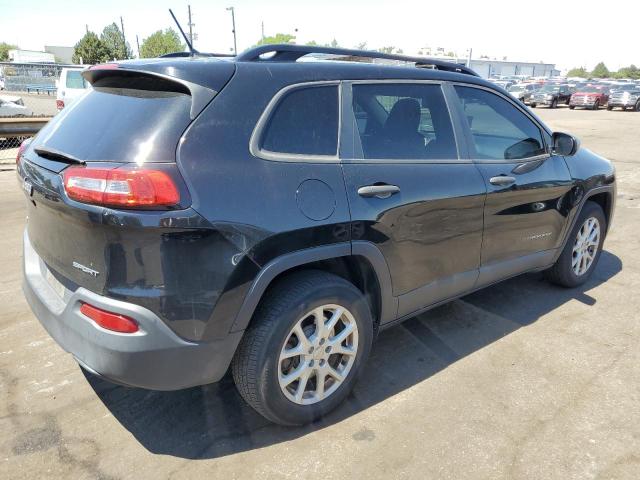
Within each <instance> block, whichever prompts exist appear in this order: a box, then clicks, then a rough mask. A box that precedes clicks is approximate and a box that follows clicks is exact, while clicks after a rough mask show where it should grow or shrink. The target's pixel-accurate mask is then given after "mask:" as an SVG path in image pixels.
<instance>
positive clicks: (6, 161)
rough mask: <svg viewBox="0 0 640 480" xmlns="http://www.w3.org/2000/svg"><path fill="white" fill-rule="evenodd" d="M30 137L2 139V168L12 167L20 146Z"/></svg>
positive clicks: (0, 139) (0, 152) (0, 158)
mask: <svg viewBox="0 0 640 480" xmlns="http://www.w3.org/2000/svg"><path fill="white" fill-rule="evenodd" d="M27 138H29V137H28V136H20V137H10V138H2V137H0V166H2V165H4V166H6V165H12V164H13V163H15V161H16V156H17V155H18V148H19V147H20V144H21V143H22V142H23V141H24V140H25V139H27Z"/></svg>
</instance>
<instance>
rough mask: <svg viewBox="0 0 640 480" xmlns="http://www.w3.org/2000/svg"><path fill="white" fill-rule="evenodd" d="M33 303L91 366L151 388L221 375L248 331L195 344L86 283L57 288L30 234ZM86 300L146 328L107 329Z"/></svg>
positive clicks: (28, 272) (27, 268) (27, 274)
mask: <svg viewBox="0 0 640 480" xmlns="http://www.w3.org/2000/svg"><path fill="white" fill-rule="evenodd" d="M23 290H24V294H25V297H26V299H27V302H28V303H29V305H30V307H31V309H32V310H33V313H34V314H35V315H36V317H37V318H38V320H39V321H40V323H41V324H42V326H43V327H44V328H45V329H46V330H47V332H48V333H49V335H51V337H53V339H54V340H55V341H56V342H57V343H58V344H59V345H60V346H61V347H62V348H63V349H65V350H66V351H67V352H69V353H71V354H72V355H73V356H74V357H75V358H76V360H77V361H78V362H79V363H80V364H81V365H82V366H84V367H85V368H87V369H88V370H90V371H92V372H93V373H96V374H97V375H99V376H101V377H104V378H106V379H108V380H111V381H113V382H115V383H120V384H124V385H129V386H133V387H142V388H148V389H151V390H178V389H181V388H187V387H192V386H196V385H204V384H207V383H212V382H216V381H218V380H220V379H221V378H222V377H223V376H224V374H225V372H226V371H227V369H228V367H229V364H230V363H231V359H232V358H233V354H234V352H235V350H236V347H237V346H238V343H239V342H240V339H241V338H242V333H243V332H237V333H230V334H229V335H228V336H227V337H226V338H224V339H222V340H216V341H214V342H207V343H194V342H189V341H186V340H184V339H182V338H180V337H178V336H177V335H176V334H175V333H174V332H173V331H172V330H171V329H170V328H169V327H168V326H167V325H165V324H164V323H163V322H162V320H160V319H159V318H158V317H157V316H156V315H155V314H154V313H153V312H151V311H150V310H147V309H146V308H143V307H140V306H138V305H133V304H131V303H127V302H121V301H119V300H114V299H111V298H108V297H104V296H102V295H98V294H96V293H93V292H90V291H89V290H86V289H84V288H78V289H77V290H76V291H73V292H72V291H70V290H65V291H64V292H59V291H58V292H57V291H56V289H54V287H53V286H52V285H51V284H50V283H49V282H48V281H47V266H46V265H45V263H44V262H43V261H42V259H41V258H40V257H39V256H38V254H37V253H36V252H35V250H34V249H33V248H32V247H31V244H30V243H29V237H28V235H27V233H26V232H25V234H24V282H23ZM82 303H89V304H91V305H93V306H95V307H98V308H102V309H105V310H108V311H111V312H115V313H120V314H123V315H127V316H129V317H131V318H133V319H135V320H136V321H137V322H138V324H139V327H140V330H139V331H138V332H136V333H134V334H122V333H116V332H112V331H109V330H105V329H103V328H101V327H99V326H98V325H96V324H95V323H94V322H93V321H92V320H90V319H89V318H87V317H85V316H84V315H83V314H81V313H80V306H81V304H82Z"/></svg>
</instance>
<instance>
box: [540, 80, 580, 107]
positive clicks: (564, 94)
mask: <svg viewBox="0 0 640 480" xmlns="http://www.w3.org/2000/svg"><path fill="white" fill-rule="evenodd" d="M572 93H573V90H572V89H571V87H569V85H566V84H560V85H558V84H550V83H548V84H545V85H544V86H543V87H542V88H541V89H540V90H538V91H536V92H535V93H534V94H533V95H532V96H531V100H530V105H531V108H536V106H538V105H548V106H549V107H550V108H556V107H557V106H558V104H560V103H564V104H566V105H568V104H569V101H570V100H571V95H572Z"/></svg>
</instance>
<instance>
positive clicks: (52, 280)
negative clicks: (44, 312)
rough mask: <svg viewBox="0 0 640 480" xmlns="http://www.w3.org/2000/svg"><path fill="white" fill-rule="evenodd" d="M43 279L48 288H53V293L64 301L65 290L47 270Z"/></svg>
mask: <svg viewBox="0 0 640 480" xmlns="http://www.w3.org/2000/svg"><path fill="white" fill-rule="evenodd" d="M45 278H46V280H47V283H48V284H49V286H50V287H51V288H53V291H54V292H56V295H58V296H59V297H60V298H61V299H64V294H65V292H66V291H67V289H66V288H65V286H64V285H63V284H62V283H61V282H60V280H58V279H57V278H56V277H55V275H54V274H53V273H52V272H51V270H49V269H48V268H47V272H46V274H45Z"/></svg>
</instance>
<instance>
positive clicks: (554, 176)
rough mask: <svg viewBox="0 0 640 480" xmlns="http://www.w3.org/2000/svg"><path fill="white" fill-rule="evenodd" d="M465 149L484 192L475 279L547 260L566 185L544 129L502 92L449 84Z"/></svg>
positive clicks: (561, 219) (563, 218)
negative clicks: (462, 123) (460, 120)
mask: <svg viewBox="0 0 640 480" xmlns="http://www.w3.org/2000/svg"><path fill="white" fill-rule="evenodd" d="M455 92H456V93H457V97H458V104H459V107H460V112H461V113H462V116H463V117H464V119H465V120H466V127H467V129H466V133H467V135H466V137H467V139H468V142H469V150H470V152H471V156H472V158H473V159H474V162H475V163H476V165H477V166H478V168H479V170H480V172H482V176H483V178H484V181H485V185H486V187H487V190H488V194H487V200H486V203H485V210H484V219H485V227H484V237H483V242H482V267H481V275H480V279H479V284H485V283H491V282H493V281H497V280H500V279H502V278H505V277H508V276H511V275H513V274H516V273H521V272H522V271H524V270H528V269H531V268H539V267H543V266H546V265H548V263H549V262H550V261H551V259H552V258H553V256H554V253H555V249H556V248H558V247H559V246H560V244H561V241H562V238H563V233H564V229H565V227H566V224H567V214H568V208H567V204H568V202H567V195H568V194H570V190H571V188H572V186H573V184H572V180H571V175H570V173H569V170H568V168H567V166H566V164H565V161H564V158H563V157H560V156H556V155H550V154H549V149H548V147H547V143H548V134H547V133H546V132H544V131H543V130H542V129H541V128H540V127H539V126H538V125H537V123H535V122H534V121H533V119H532V118H531V117H530V116H529V115H527V114H526V113H525V111H524V110H523V109H521V108H520V107H519V106H517V105H516V104H515V103H513V102H511V101H510V100H508V99H506V98H505V97H503V96H501V95H499V94H497V93H495V92H492V91H489V90H486V89H482V88H477V87H472V86H461V85H458V86H456V87H455Z"/></svg>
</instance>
